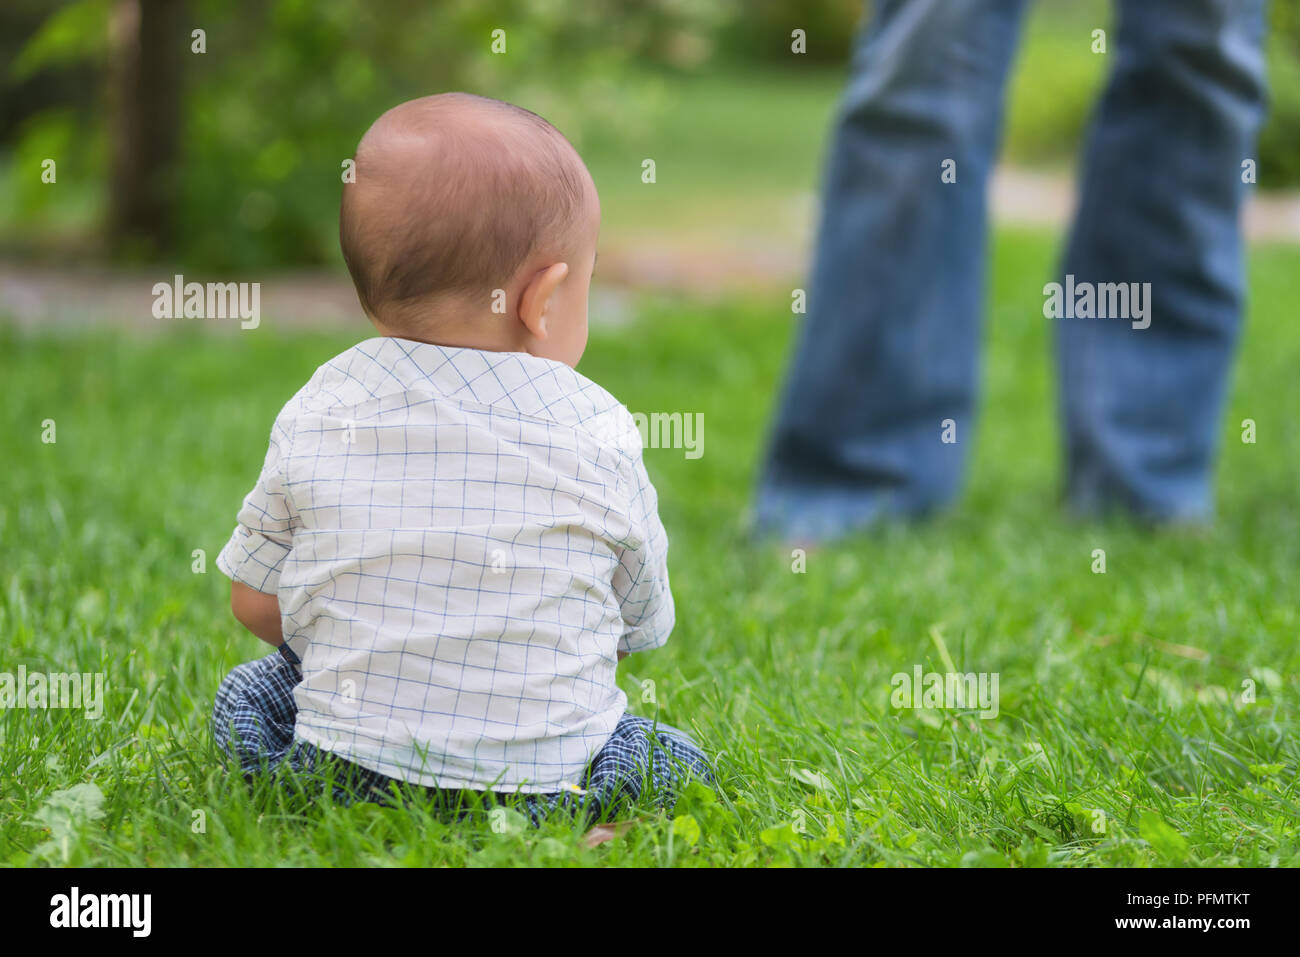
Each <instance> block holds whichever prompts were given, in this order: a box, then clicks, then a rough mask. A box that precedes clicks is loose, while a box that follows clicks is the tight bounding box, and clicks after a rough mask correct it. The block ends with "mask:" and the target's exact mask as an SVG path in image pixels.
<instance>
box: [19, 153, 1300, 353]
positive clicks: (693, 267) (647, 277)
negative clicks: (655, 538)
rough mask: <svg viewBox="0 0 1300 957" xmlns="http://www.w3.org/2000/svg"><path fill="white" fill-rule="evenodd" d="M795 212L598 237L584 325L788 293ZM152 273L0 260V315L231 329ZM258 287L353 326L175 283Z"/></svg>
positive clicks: (1260, 235)
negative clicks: (162, 287)
mask: <svg viewBox="0 0 1300 957" xmlns="http://www.w3.org/2000/svg"><path fill="white" fill-rule="evenodd" d="M807 199H808V201H807V202H805V203H803V204H802V206H800V207H799V210H800V211H799V212H798V213H797V214H796V215H795V217H794V227H793V228H792V229H791V231H790V233H789V234H787V235H766V236H763V235H758V236H756V235H753V234H752V233H746V234H737V233H736V232H735V231H734V230H729V229H728V228H727V227H726V225H725V224H720V225H719V226H718V227H717V228H716V229H710V228H707V227H706V226H705V225H704V224H693V228H692V232H691V235H690V237H689V238H687V239H683V238H682V237H681V236H680V235H679V234H678V235H675V234H669V233H643V234H635V235H632V234H624V235H622V236H620V237H609V239H608V242H603V243H602V246H601V251H600V272H599V275H598V278H599V283H598V285H597V286H596V288H595V289H594V290H593V302H592V310H591V312H592V317H593V321H594V322H600V323H603V324H617V323H619V322H622V321H625V320H626V319H628V318H629V317H630V315H631V312H632V306H631V295H632V294H633V293H634V292H637V291H644V290H662V291H672V292H680V293H685V294H688V295H691V296H693V297H697V298H700V299H703V300H705V301H707V300H710V299H713V298H716V297H722V296H726V295H728V294H731V293H734V292H736V291H751V292H752V291H754V290H756V289H762V288H778V287H779V288H784V289H788V288H790V287H791V285H792V284H794V283H799V282H800V281H801V277H803V276H804V274H805V271H806V261H807V257H808V250H809V244H810V236H811V234H812V228H813V225H814V218H815V199H814V198H813V197H808V198H807ZM990 202H991V205H992V210H993V216H994V219H995V220H996V221H997V222H999V223H1002V224H1004V225H1021V226H1040V227H1047V228H1058V229H1059V228H1062V227H1063V226H1064V225H1065V223H1067V222H1068V220H1069V217H1070V214H1071V212H1072V210H1073V206H1074V190H1073V185H1072V182H1071V180H1070V178H1069V176H1068V175H1066V174H1061V173H1039V172H1033V171H1028V170H1023V169H1014V168H1005V167H1004V168H1000V169H999V170H998V171H997V173H996V174H995V176H994V179H993V183H992V185H991V188H990ZM1245 228H1246V233H1247V236H1248V237H1249V238H1250V239H1251V240H1252V241H1256V242H1265V241H1267V242H1292V243H1298V244H1300V193H1290V194H1278V193H1271V194H1261V195H1260V196H1259V197H1258V198H1256V199H1255V200H1254V201H1253V202H1252V203H1251V205H1250V206H1249V207H1248V209H1247V213H1246V217H1245ZM171 278H172V277H171V276H170V275H162V274H160V273H159V271H158V270H152V271H122V270H113V269H106V268H79V269H67V268H57V267H48V266H31V265H28V264H20V263H8V262H0V315H11V316H13V317H14V318H15V319H16V320H17V322H18V324H19V325H20V326H23V327H27V328H32V327H38V326H39V327H46V328H48V327H51V326H64V327H66V326H74V327H75V326H81V325H87V324H113V325H126V326H130V327H134V328H138V329H142V330H146V331H160V330H163V329H166V328H168V326H169V325H170V324H174V323H178V322H200V321H201V322H206V323H208V324H210V325H221V326H224V327H225V328H228V329H231V330H235V329H238V328H239V324H238V323H237V322H235V321H231V320H196V319H188V320H184V319H173V320H162V319H155V318H154V317H153V313H152V305H153V294H152V289H153V285H154V283H156V282H160V281H166V282H169V281H171ZM187 278H190V279H197V280H201V281H204V280H207V279H219V280H220V281H223V282H225V281H239V280H245V281H253V280H259V281H260V282H261V287H260V293H261V313H262V316H263V322H264V323H266V324H269V325H274V326H277V327H278V326H318V327H339V326H347V325H357V324H359V323H362V322H363V319H362V316H361V312H360V308H359V307H358V305H357V301H356V296H355V294H354V293H353V291H352V285H351V283H350V282H349V280H348V278H347V276H346V274H344V273H342V272H338V273H335V272H329V271H319V272H281V273H275V274H273V275H271V276H221V277H199V276H192V277H187Z"/></svg>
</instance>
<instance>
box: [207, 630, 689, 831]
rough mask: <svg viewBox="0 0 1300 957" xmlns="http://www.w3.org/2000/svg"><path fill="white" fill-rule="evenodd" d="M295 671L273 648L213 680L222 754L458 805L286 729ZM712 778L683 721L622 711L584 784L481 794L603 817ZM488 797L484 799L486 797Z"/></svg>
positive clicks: (260, 766)
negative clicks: (217, 682)
mask: <svg viewBox="0 0 1300 957" xmlns="http://www.w3.org/2000/svg"><path fill="white" fill-rule="evenodd" d="M301 680H302V672H301V670H299V661H298V659H297V656H296V655H294V653H293V652H292V651H290V650H289V648H288V646H287V645H282V646H281V649H280V651H279V652H273V653H271V654H269V655H267V656H266V657H265V658H259V659H257V660H256V661H250V662H247V663H245V664H242V665H239V666H238V667H237V668H235V669H234V670H233V671H231V672H230V674H229V675H227V676H226V679H225V681H223V682H222V683H221V687H220V688H218V689H217V698H216V704H215V706H214V708H213V712H212V733H213V737H214V738H215V739H216V742H217V745H218V747H219V748H220V749H221V751H222V752H223V754H224V755H225V756H226V757H227V758H229V759H231V760H234V761H236V762H237V763H238V765H239V770H240V771H241V773H242V774H243V775H244V777H245V778H251V777H252V776H253V775H254V774H256V773H258V772H268V773H271V774H273V775H277V776H282V777H284V776H292V777H293V778H295V779H296V780H297V781H298V782H299V784H300V785H301V786H303V787H304V789H305V790H308V791H309V792H310V791H313V790H323V789H324V787H326V786H328V787H330V788H331V789H332V791H333V795H334V798H335V799H336V800H338V801H340V802H341V803H351V802H353V801H358V800H360V801H376V802H379V803H391V802H392V801H393V797H394V790H393V788H394V785H397V786H398V787H399V789H403V790H406V791H408V792H410V791H417V792H421V793H424V794H426V795H428V796H430V797H432V798H434V800H435V802H436V803H437V804H438V805H439V806H441V807H445V808H449V809H463V808H464V807H465V804H466V798H467V794H466V793H465V792H462V791H459V790H449V789H438V788H426V787H420V786H412V785H407V784H405V783H403V782H401V781H399V780H398V779H396V778H390V777H388V776H387V775H384V774H380V773H379V772H377V771H372V770H370V769H369V768H364V767H361V766H360V765H357V764H354V763H352V762H350V761H345V760H343V759H342V758H339V757H337V756H336V755H333V754H330V753H329V752H328V751H324V750H322V749H320V748H317V747H316V746H315V745H313V744H310V743H308V742H306V741H303V740H300V739H299V740H295V739H294V735H293V727H294V719H295V717H296V716H297V710H298V709H297V705H296V704H295V703H294V700H293V689H294V687H295V686H296V685H297V684H298V682H300V681H301ZM692 778H694V779H696V780H700V781H702V782H704V783H706V784H709V785H712V784H713V782H714V777H713V773H712V770H711V768H710V766H709V762H708V759H707V757H706V756H705V755H704V752H703V751H701V750H700V748H699V746H698V745H696V744H695V742H694V741H693V740H692V739H691V738H690V737H689V736H688V735H687V734H686V733H685V732H683V731H679V730H678V729H676V728H672V727H669V726H668V725H663V724H655V723H654V722H653V721H650V720H649V719H647V718H640V717H637V716H636V715H632V714H624V715H623V717H621V718H620V719H619V721H618V725H617V726H616V727H615V728H614V733H613V734H612V735H611V736H610V739H609V741H608V742H607V743H606V744H605V746H604V747H603V748H601V749H600V751H598V752H597V753H596V756H595V757H594V758H592V760H591V763H590V764H589V765H588V766H587V772H586V780H585V782H584V789H580V790H585V793H579V791H574V792H560V793H556V794H520V795H517V796H516V795H491V796H488V795H479V797H480V798H485V797H488V798H490V799H494V800H495V801H496V802H498V803H499V802H501V801H502V800H503V799H505V800H507V801H514V802H515V803H514V804H513V806H514V807H516V809H518V810H520V811H522V812H524V813H526V814H527V815H528V817H529V818H530V819H531V820H532V822H533V823H534V824H538V823H540V821H541V820H542V819H543V818H544V817H546V816H547V815H548V814H550V813H551V812H553V811H557V810H562V811H564V812H567V813H570V814H574V815H582V816H584V817H586V818H588V819H589V820H607V819H609V818H610V817H611V816H612V815H614V814H616V813H618V812H619V811H622V810H625V809H626V808H628V807H629V806H630V805H632V804H634V803H636V802H638V801H640V800H641V799H642V798H645V799H646V800H647V801H649V802H650V803H652V804H654V805H655V806H657V807H662V808H670V807H672V805H673V804H674V803H675V802H676V799H677V795H678V794H679V793H680V791H681V789H682V787H683V786H684V785H685V784H686V782H687V781H688V780H691V779H692ZM484 803H486V802H484Z"/></svg>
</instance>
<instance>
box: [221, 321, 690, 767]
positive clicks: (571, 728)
mask: <svg viewBox="0 0 1300 957" xmlns="http://www.w3.org/2000/svg"><path fill="white" fill-rule="evenodd" d="M667 550H668V539H667V535H666V534H665V533H664V528H663V525H662V524H661V523H660V521H659V516H658V511H657V497H656V495H655V490H654V486H653V485H651V484H650V480H649V478H648V477H647V475H646V471H645V465H644V464H643V462H642V458H641V442H640V436H639V435H638V434H637V431H636V426H635V424H634V423H633V420H632V417H631V415H630V414H629V413H628V411H627V409H625V408H624V407H623V406H622V405H620V404H619V402H618V401H617V400H616V399H615V398H614V397H613V396H611V395H610V394H609V393H608V392H606V391H605V390H604V389H602V388H601V387H600V386H598V385H596V384H595V383H594V382H592V381H590V380H589V379H587V378H585V377H584V376H582V375H580V374H579V373H577V372H575V371H574V370H573V369H570V368H569V367H568V366H566V365H563V364H562V363H559V362H554V361H551V360H549V359H541V358H537V357H535V356H530V355H527V354H524V353H514V352H511V353H494V352H481V351H478V350H474V349H458V348H448V347H445V346H437V345H429V344H426V343H420V342H414V341H412V340H407V339H392V338H377V339H368V340H366V341H365V342H362V343H359V344H358V345H356V346H354V347H353V348H351V349H349V350H347V351H346V352H344V353H343V354H342V355H339V356H337V357H336V358H334V359H332V360H331V361H329V362H327V363H326V364H325V365H323V366H321V367H320V368H319V369H317V370H316V374H315V375H313V376H312V378H311V381H309V382H308V383H307V385H306V386H304V387H303V388H302V389H301V390H300V391H299V392H298V394H297V395H295V396H294V397H293V398H292V399H291V400H290V401H289V403H288V404H287V405H286V406H285V407H284V410H283V411H282V412H281V413H280V415H279V417H278V418H277V419H276V421H275V425H274V427H273V429H272V431H271V446H270V451H269V452H268V453H267V456H266V463H265V465H264V466H263V469H262V474H261V476H260V478H259V479H258V481H257V484H256V485H255V486H254V487H253V490H252V491H251V492H249V494H248V497H247V498H245V499H244V504H243V508H241V509H240V512H239V516H238V525H237V526H236V528H235V531H234V534H233V535H232V536H231V538H230V541H229V543H228V544H227V545H226V547H225V548H224V549H223V550H222V552H221V555H220V556H219V557H218V559H217V566H218V567H219V568H220V569H221V570H222V571H223V572H224V573H225V574H227V575H229V576H230V577H231V578H233V579H235V580H237V581H240V582H243V583H244V584H246V585H249V586H250V587H252V588H254V589H256V590H258V591H261V592H266V593H269V594H275V595H276V596H278V598H279V602H280V613H281V620H282V625H283V630H284V636H285V640H286V641H287V642H288V644H289V647H290V649H291V650H293V651H294V653H295V654H297V655H298V656H299V657H300V658H301V659H302V672H303V680H302V683H301V684H300V685H299V686H298V687H297V689H296V690H295V692H294V699H295V701H296V703H297V705H298V709H299V710H298V717H297V725H296V729H295V733H296V735H297V736H298V737H300V738H303V739H305V740H307V741H309V742H311V743H313V744H316V745H318V746H319V747H322V748H325V749H326V750H329V751H332V752H334V753H336V754H338V755H340V756H342V757H344V758H346V759H348V760H350V761H353V762H355V763H357V764H360V765H363V766H364V767H367V768H370V769H372V770H374V771H378V772H380V773H382V774H386V775H389V776H390V777H396V778H401V779H403V780H406V781H410V782H413V783H419V784H424V785H429V786H435V787H446V788H475V789H489V788H490V789H493V790H498V791H526V792H553V791H556V790H559V789H561V788H562V786H563V785H566V784H577V783H578V782H579V781H580V780H581V775H582V772H583V770H584V768H585V766H586V765H587V763H588V761H589V760H590V759H591V758H592V756H593V755H594V754H595V753H596V752H597V751H598V750H599V749H600V748H601V747H602V746H603V745H604V744H605V742H606V741H607V740H608V738H609V736H610V733H611V732H612V731H613V730H614V726H615V725H616V724H617V723H618V720H619V718H620V717H621V716H622V715H623V713H624V711H625V709H626V706H627V698H626V696H625V695H624V694H623V692H622V691H621V690H619V688H618V685H617V684H616V682H615V670H616V666H617V663H618V662H617V656H616V654H615V652H616V651H641V650H644V649H647V648H655V647H658V646H659V645H662V644H663V643H664V642H665V641H666V640H667V638H668V634H669V632H670V631H671V630H672V627H673V621H674V611H673V600H672V595H671V593H670V592H669V590H668V568H667V561H666V558H667Z"/></svg>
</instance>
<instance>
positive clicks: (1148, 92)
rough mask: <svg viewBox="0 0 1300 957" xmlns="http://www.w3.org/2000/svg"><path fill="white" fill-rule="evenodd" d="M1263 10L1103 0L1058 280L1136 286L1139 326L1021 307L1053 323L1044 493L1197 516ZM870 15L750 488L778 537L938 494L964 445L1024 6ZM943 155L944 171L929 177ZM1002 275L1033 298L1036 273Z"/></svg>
mask: <svg viewBox="0 0 1300 957" xmlns="http://www.w3.org/2000/svg"><path fill="white" fill-rule="evenodd" d="M1265 2H1266V0H1118V15H1119V17H1118V28H1117V29H1116V30H1112V31H1109V35H1108V38H1107V43H1108V50H1109V52H1108V53H1107V54H1106V56H1107V57H1108V59H1109V62H1110V64H1111V73H1110V79H1109V83H1108V86H1107V88H1106V91H1105V94H1104V96H1103V98H1102V100H1101V103H1100V105H1099V107H1098V109H1097V111H1096V115H1095V116H1094V118H1093V121H1092V127H1091V130H1090V133H1089V137H1088V142H1087V146H1086V151H1085V155H1084V158H1083V170H1082V181H1081V193H1080V204H1079V213H1078V215H1077V217H1076V220H1075V223H1074V226H1073V230H1072V233H1071V236H1070V241H1069V246H1068V249H1067V251H1066V254H1065V261H1064V263H1063V268H1062V270H1061V272H1062V277H1061V281H1062V283H1064V276H1065V275H1073V277H1074V281H1075V283H1076V284H1082V283H1092V284H1100V283H1150V284H1151V286H1150V287H1149V288H1150V300H1149V305H1150V311H1149V315H1148V318H1149V319H1150V326H1149V327H1148V328H1134V327H1133V324H1132V323H1130V322H1129V321H1126V320H1124V319H1121V318H1104V319H1099V318H1061V319H1045V318H1043V314H1042V313H1041V312H1036V313H1035V314H1034V315H1033V316H1029V317H1024V320H1025V321H1039V322H1055V333H1056V335H1055V342H1056V359H1057V363H1058V365H1059V369H1060V375H1059V381H1060V410H1061V419H1062V426H1063V430H1064V436H1065V459H1066V495H1067V499H1068V501H1069V503H1070V504H1071V506H1073V507H1074V508H1075V509H1077V510H1078V511H1080V512H1082V513H1085V514H1089V513H1097V512H1101V511H1106V510H1111V509H1116V508H1118V509H1123V510H1125V511H1127V512H1129V513H1131V514H1136V515H1139V516H1142V517H1145V518H1150V519H1153V520H1156V521H1171V522H1181V521H1192V522H1195V521H1203V520H1208V519H1209V518H1210V517H1211V515H1212V511H1213V494H1212V487H1211V471H1212V466H1213V461H1214V454H1215V449H1216V445H1217V443H1216V431H1217V427H1218V420H1219V417H1220V414H1221V412H1222V408H1223V403H1224V396H1225V392H1226V387H1227V382H1228V372H1229V369H1230V366H1231V362H1232V356H1233V353H1234V351H1235V346H1236V340H1237V333H1238V328H1239V325H1240V317H1241V309H1242V285H1243V263H1242V248H1241V247H1242V244H1241V236H1240V230H1239V227H1238V213H1239V210H1240V207H1241V204H1242V201H1243V199H1244V195H1245V191H1246V189H1247V187H1246V186H1245V185H1244V184H1243V181H1242V163H1243V160H1246V159H1249V158H1253V157H1254V153H1253V148H1254V144H1255V138H1256V134H1257V131H1258V128H1259V125H1260V123H1261V122H1262V119H1263V115H1264V111H1265V99H1266V92H1265V82H1264V54H1263V39H1264V31H1265V17H1264V7H1265ZM876 6H877V12H876V15H875V17H874V19H873V21H872V22H871V23H870V24H869V25H868V27H867V28H866V29H864V30H863V31H862V33H861V34H860V35H859V37H858V40H857V44H856V49H855V52H854V57H853V68H852V80H851V82H850V84H849V87H848V90H847V92H846V94H845V96H844V100H843V103H842V105H841V109H840V113H839V117H838V120H837V125H836V129H835V132H834V138H833V143H832V147H831V153H830V158H829V162H828V165H827V170H826V182H825V192H824V199H823V212H822V219H821V224H820V228H819V232H818V237H817V250H816V256H815V261H814V265H813V275H812V278H811V287H810V290H809V297H808V315H807V317H806V321H805V322H804V324H803V327H802V329H801V332H800V340H799V345H798V351H797V355H796V357H795V360H794V363H793V367H792V369H791V370H790V372H789V376H788V379H787V382H786V387H785V393H784V398H783V401H782V404H781V407H780V410H779V412H778V415H777V419H776V422H775V426H774V429H773V433H772V436H771V439H770V444H769V448H768V452H767V460H766V462H765V466H764V469H763V473H762V475H761V478H760V483H759V489H758V498H757V503H756V519H757V523H758V526H759V529H760V530H763V531H767V532H775V533H779V534H783V535H786V536H788V537H790V538H803V539H813V540H815V539H819V538H829V537H833V536H835V535H837V534H840V533H843V532H846V531H850V530H852V529H854V528H857V527H860V526H863V525H866V524H868V523H870V522H873V521H874V520H876V519H879V518H884V517H897V516H913V515H918V514H922V513H924V512H927V511H929V510H932V509H934V508H936V507H939V506H942V505H944V504H946V503H948V502H950V501H951V500H952V499H953V498H954V497H955V496H956V494H957V493H958V491H959V488H960V484H961V477H962V473H963V470H964V465H965V460H966V455H967V451H968V449H969V447H970V440H971V437H972V425H973V416H974V411H975V393H976V378H977V365H978V350H979V333H980V328H979V327H980V322H981V317H980V314H981V305H982V301H983V296H984V271H985V233H986V213H985V199H984V196H985V186H986V182H987V179H988V175H989V172H990V170H991V168H992V165H993V160H994V157H995V154H996V152H997V148H998V145H999V139H1000V135H1001V126H1002V99H1003V88H1004V81H1005V78H1006V73H1007V65H1008V62H1009V60H1010V59H1011V56H1012V54H1013V52H1014V50H1015V46H1016V43H1017V37H1018V33H1019V25H1020V20H1021V16H1022V13H1023V9H1024V6H1025V3H1024V0H880V2H878V3H877V5H876ZM1098 26H1103V25H1102V24H1099V25H1098ZM1079 42H1080V43H1081V44H1087V45H1089V46H1090V45H1091V38H1090V37H1089V35H1088V34H1087V33H1086V32H1081V34H1080V39H1079ZM949 159H951V160H955V162H956V166H955V172H956V182H955V183H945V182H942V181H941V173H942V172H943V168H944V161H945V160H949ZM1021 278H1022V280H1023V281H1024V282H1026V283H1032V284H1033V285H1034V288H1035V292H1037V290H1038V287H1039V284H1040V283H1041V282H1042V281H1043V280H1045V279H1047V278H1050V277H1038V278H1035V277H1032V276H1024V277H1021ZM1046 298H1047V297H1046V296H1044V299H1046ZM947 420H952V421H951V423H948V422H947ZM946 425H953V426H955V429H952V428H949V429H948V430H947V435H945V426H946ZM954 436H955V438H956V441H955V442H953V441H951V439H952V438H953V437H954ZM945 438H948V439H949V441H944V439H945Z"/></svg>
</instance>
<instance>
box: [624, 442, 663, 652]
mask: <svg viewBox="0 0 1300 957" xmlns="http://www.w3.org/2000/svg"><path fill="white" fill-rule="evenodd" d="M632 473H633V489H632V499H631V503H630V508H631V513H632V520H633V524H634V527H636V528H638V529H639V530H640V532H641V535H640V539H641V543H640V545H639V546H637V547H636V548H626V549H624V550H623V552H622V554H621V555H620V556H619V565H618V568H617V569H616V570H615V572H614V580H613V587H614V594H615V595H616V596H617V597H618V601H619V605H620V606H621V608H622V612H623V623H624V625H625V626H626V630H625V631H624V633H623V637H622V638H621V639H620V640H619V643H618V650H619V651H624V652H629V653H630V652H636V651H648V650H649V649H651V648H658V647H660V646H661V645H663V644H664V642H666V641H667V640H668V636H669V635H670V634H671V633H672V630H673V625H674V624H675V623H676V620H677V618H676V609H675V608H674V606H673V593H672V591H671V590H670V589H669V587H668V533H667V532H666V531H665V530H664V526H663V522H661V521H660V519H659V497H658V495H657V494H656V493H655V488H654V485H652V484H651V482H650V477H649V476H648V475H647V474H646V470H645V463H644V462H643V461H642V460H641V457H640V456H639V455H638V456H637V457H636V459H635V464H634V466H633V468H632Z"/></svg>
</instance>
